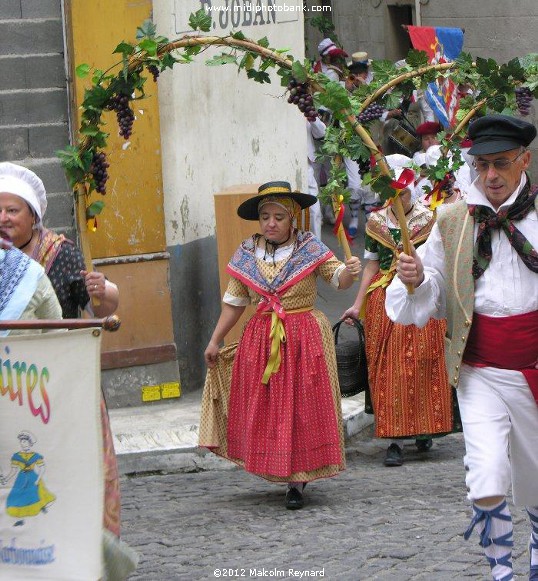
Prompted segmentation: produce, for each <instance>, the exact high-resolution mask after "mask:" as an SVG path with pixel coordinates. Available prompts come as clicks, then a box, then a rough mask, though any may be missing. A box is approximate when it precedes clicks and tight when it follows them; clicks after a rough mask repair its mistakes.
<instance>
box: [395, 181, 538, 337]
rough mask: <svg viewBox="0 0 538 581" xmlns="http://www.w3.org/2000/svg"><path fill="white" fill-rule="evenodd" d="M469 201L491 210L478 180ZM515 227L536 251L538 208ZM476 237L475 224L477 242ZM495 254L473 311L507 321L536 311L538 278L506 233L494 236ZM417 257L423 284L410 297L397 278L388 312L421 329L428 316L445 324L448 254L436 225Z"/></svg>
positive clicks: (479, 285)
mask: <svg viewBox="0 0 538 581" xmlns="http://www.w3.org/2000/svg"><path fill="white" fill-rule="evenodd" d="M526 180H527V177H526V175H525V174H522V176H521V181H520V183H519V186H518V187H517V188H516V190H515V191H514V193H513V194H512V195H511V196H510V197H509V198H508V200H506V202H505V203H504V204H502V205H501V207H500V208H499V210H500V209H501V208H506V207H508V206H511V205H512V204H513V203H514V201H515V199H516V197H517V195H518V194H519V192H520V191H521V188H522V187H523V186H524V185H525V183H526ZM466 202H467V204H480V205H483V206H489V207H490V208H492V209H493V206H492V205H491V203H490V202H489V201H488V199H487V198H486V196H485V194H484V192H483V191H482V190H481V185H480V183H479V180H478V179H477V180H475V181H474V182H473V183H472V184H471V186H470V188H469V191H468V193H467V198H466ZM516 227H517V229H518V230H519V231H520V232H521V233H522V234H524V236H525V237H526V238H527V240H528V241H529V242H530V243H531V244H532V246H533V247H534V248H538V215H537V213H536V209H532V210H531V211H530V212H529V213H528V214H527V216H525V218H523V220H520V221H518V222H517V224H516ZM477 232H478V226H477V225H476V224H475V227H474V240H475V241H476V237H477ZM491 249H492V257H491V262H490V264H489V266H488V267H487V268H486V270H485V271H484V273H483V274H482V276H481V277H480V278H478V279H477V280H476V281H475V301H474V311H475V312H476V313H480V314H483V315H488V316H490V317H506V316H510V315H519V314H524V313H530V312H532V311H536V310H538V275H537V274H536V273H534V272H532V271H531V270H530V269H529V268H527V267H526V266H525V264H524V263H523V261H522V260H521V258H520V257H519V255H518V254H517V252H516V250H515V249H514V248H513V246H512V245H511V244H510V242H509V241H508V238H507V237H506V234H505V233H504V232H503V230H502V229H498V230H493V231H492V234H491ZM417 253H418V255H419V256H420V258H421V259H422V262H423V264H424V281H423V282H422V284H421V285H420V286H419V287H417V288H416V289H415V293H414V294H413V295H410V294H408V293H407V289H406V287H405V285H404V284H403V283H402V282H401V281H400V279H399V278H398V277H395V278H394V280H393V281H392V283H391V284H390V285H389V287H388V289H387V298H386V302H385V309H386V311H387V315H388V316H389V317H390V318H391V319H392V320H393V321H395V322H397V323H401V324H403V325H410V324H415V325H417V326H418V327H423V326H424V325H425V324H426V323H427V322H428V319H429V318H430V317H436V318H439V319H441V318H444V317H445V316H446V296H445V279H446V272H445V251H444V248H443V243H442V240H441V233H440V231H439V226H438V225H437V224H435V226H434V227H433V229H432V232H431V234H430V236H429V238H428V240H427V241H426V243H425V244H423V245H422V246H421V247H420V248H419V249H418V250H417Z"/></svg>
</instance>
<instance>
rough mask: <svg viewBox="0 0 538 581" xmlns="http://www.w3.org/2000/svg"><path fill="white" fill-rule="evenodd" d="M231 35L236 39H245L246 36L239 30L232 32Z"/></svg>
mask: <svg viewBox="0 0 538 581" xmlns="http://www.w3.org/2000/svg"><path fill="white" fill-rule="evenodd" d="M231 37H232V38H235V39H236V40H245V38H246V36H245V35H244V34H243V33H242V32H241V31H240V30H238V31H237V32H232V33H231Z"/></svg>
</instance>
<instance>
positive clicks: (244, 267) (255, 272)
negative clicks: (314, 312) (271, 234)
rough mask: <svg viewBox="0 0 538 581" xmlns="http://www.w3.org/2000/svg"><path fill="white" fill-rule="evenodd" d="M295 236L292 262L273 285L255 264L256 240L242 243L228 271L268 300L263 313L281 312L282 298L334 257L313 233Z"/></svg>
mask: <svg viewBox="0 0 538 581" xmlns="http://www.w3.org/2000/svg"><path fill="white" fill-rule="evenodd" d="M296 236H297V239H296V241H295V245H294V248H293V251H292V254H291V256H290V258H289V260H288V261H287V262H286V264H285V265H284V266H283V267H282V270H281V271H280V272H279V273H278V274H277V276H276V277H275V278H274V280H273V281H271V282H269V281H268V280H267V279H266V278H265V277H264V276H263V274H262V273H261V272H260V270H259V269H258V266H257V264H256V258H255V256H256V255H255V252H256V240H257V238H256V236H252V237H251V238H247V239H246V240H244V241H243V242H242V243H241V245H240V246H239V248H238V249H237V250H236V251H235V253H234V255H233V257H232V259H231V260H230V262H229V264H228V266H227V268H226V270H227V272H228V273H229V274H230V275H231V276H233V277H234V278H237V279H239V280H240V281H241V282H243V283H244V284H246V285H247V286H248V287H249V288H251V289H252V290H254V291H255V292H257V293H258V294H260V295H262V297H264V298H265V301H262V303H264V307H265V309H264V310H271V309H272V310H275V311H277V312H278V310H279V309H278V306H279V305H280V295H282V293H283V292H284V291H285V290H286V289H287V288H289V287H290V286H293V285H294V284H297V283H298V282H299V281H300V280H301V279H302V278H304V277H305V276H307V275H309V274H310V273H312V272H313V271H314V270H315V269H316V268H317V267H318V266H319V265H320V264H322V263H323V262H325V261H327V260H328V259H329V258H332V257H333V256H334V254H333V253H332V251H331V250H330V249H329V248H328V247H327V246H325V244H323V242H321V241H320V240H318V239H317V238H316V237H315V236H314V235H313V234H312V232H302V231H301V230H297V231H296ZM262 303H260V307H261V308H263V307H262ZM260 307H259V308H260ZM275 307H277V308H275ZM281 308H282V307H280V309H281Z"/></svg>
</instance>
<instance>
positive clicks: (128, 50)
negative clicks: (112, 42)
mask: <svg viewBox="0 0 538 581" xmlns="http://www.w3.org/2000/svg"><path fill="white" fill-rule="evenodd" d="M134 50H135V48H134V46H133V45H132V44H129V43H128V42H120V43H119V44H118V46H117V47H116V48H115V49H114V50H113V51H112V53H113V54H114V53H120V54H123V55H127V56H129V55H131V54H133V52H134Z"/></svg>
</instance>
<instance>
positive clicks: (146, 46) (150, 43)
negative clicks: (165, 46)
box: [138, 38, 159, 56]
mask: <svg viewBox="0 0 538 581" xmlns="http://www.w3.org/2000/svg"><path fill="white" fill-rule="evenodd" d="M138 46H139V47H140V49H141V50H143V51H145V52H147V53H148V54H149V55H150V56H155V55H156V54H157V49H158V47H159V45H158V44H157V43H156V42H155V41H154V40H152V39H151V38H145V39H144V40H143V41H141V42H140V43H139V44H138Z"/></svg>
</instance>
